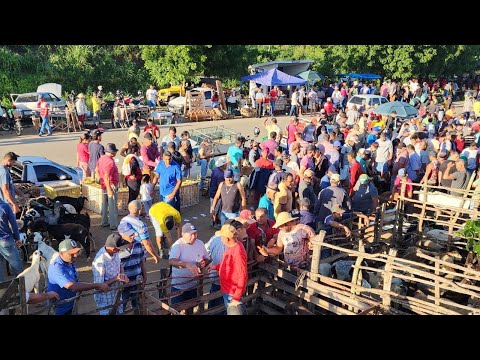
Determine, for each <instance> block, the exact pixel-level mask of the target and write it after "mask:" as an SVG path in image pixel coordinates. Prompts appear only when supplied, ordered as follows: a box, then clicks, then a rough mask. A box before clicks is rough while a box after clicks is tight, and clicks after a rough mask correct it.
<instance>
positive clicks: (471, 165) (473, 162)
mask: <svg viewBox="0 0 480 360" xmlns="http://www.w3.org/2000/svg"><path fill="white" fill-rule="evenodd" d="M477 154H478V150H477V149H473V150H471V149H470V148H466V149H465V150H463V151H462V155H465V156H466V157H467V169H468V170H475V169H476V168H477Z"/></svg>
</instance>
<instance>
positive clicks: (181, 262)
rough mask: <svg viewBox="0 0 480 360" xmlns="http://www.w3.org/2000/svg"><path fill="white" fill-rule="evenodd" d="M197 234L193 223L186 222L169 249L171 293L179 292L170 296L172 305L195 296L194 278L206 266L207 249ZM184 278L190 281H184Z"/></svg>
mask: <svg viewBox="0 0 480 360" xmlns="http://www.w3.org/2000/svg"><path fill="white" fill-rule="evenodd" d="M197 234H198V233H197V228H196V227H195V225H193V224H191V223H186V224H185V225H183V227H182V237H181V238H180V239H178V240H177V241H176V242H175V243H174V244H173V246H172V249H171V250H170V258H169V259H168V264H169V265H170V266H172V281H171V285H172V289H171V290H172V294H173V293H178V292H181V294H179V295H177V296H174V297H172V298H171V304H172V305H174V304H177V303H179V302H182V301H186V300H189V299H193V298H194V297H197V285H198V280H197V279H196V278H197V277H198V276H199V275H200V274H201V273H202V271H201V269H202V268H204V267H205V266H206V261H205V260H207V259H208V253H207V249H206V248H205V245H204V244H203V242H202V241H201V240H199V239H198V238H197ZM186 278H188V279H190V280H191V281H189V282H186V281H185V279H186Z"/></svg>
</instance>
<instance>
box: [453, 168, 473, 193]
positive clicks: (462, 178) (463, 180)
mask: <svg viewBox="0 0 480 360" xmlns="http://www.w3.org/2000/svg"><path fill="white" fill-rule="evenodd" d="M468 178H469V174H468V172H467V171H465V170H464V171H456V172H455V173H454V174H453V179H452V186H451V188H452V189H466V188H467V184H468ZM450 194H452V195H457V196H458V195H460V194H461V193H459V192H455V191H453V190H452V191H450Z"/></svg>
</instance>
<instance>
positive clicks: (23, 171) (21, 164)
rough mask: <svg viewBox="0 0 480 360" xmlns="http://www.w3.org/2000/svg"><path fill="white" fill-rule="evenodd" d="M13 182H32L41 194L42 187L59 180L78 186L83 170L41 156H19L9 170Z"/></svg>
mask: <svg viewBox="0 0 480 360" xmlns="http://www.w3.org/2000/svg"><path fill="white" fill-rule="evenodd" d="M10 173H11V174H12V178H13V181H14V182H17V181H18V182H27V181H29V182H32V183H34V184H35V185H37V186H38V187H39V188H40V192H41V193H43V192H44V190H43V185H44V184H49V183H51V182H55V181H60V180H70V181H72V182H74V183H76V184H80V181H81V180H82V178H83V170H82V169H81V168H79V167H70V166H65V165H61V164H59V163H56V162H54V161H51V160H48V159H47V158H44V157H41V156H19V157H18V159H17V161H15V162H14V163H13V165H12V167H11V168H10Z"/></svg>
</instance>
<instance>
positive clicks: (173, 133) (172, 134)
mask: <svg viewBox="0 0 480 360" xmlns="http://www.w3.org/2000/svg"><path fill="white" fill-rule="evenodd" d="M180 140H181V139H180V138H179V137H178V136H177V128H176V127H175V126H170V127H169V128H168V134H167V135H165V136H164V137H163V139H162V147H163V150H167V149H166V146H167V145H168V143H170V142H171V141H173V142H174V143H175V148H177V149H178V148H179V146H180Z"/></svg>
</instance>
